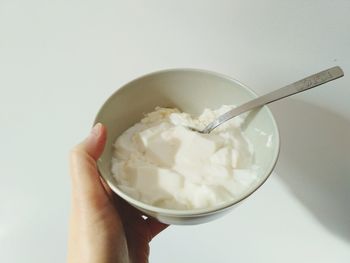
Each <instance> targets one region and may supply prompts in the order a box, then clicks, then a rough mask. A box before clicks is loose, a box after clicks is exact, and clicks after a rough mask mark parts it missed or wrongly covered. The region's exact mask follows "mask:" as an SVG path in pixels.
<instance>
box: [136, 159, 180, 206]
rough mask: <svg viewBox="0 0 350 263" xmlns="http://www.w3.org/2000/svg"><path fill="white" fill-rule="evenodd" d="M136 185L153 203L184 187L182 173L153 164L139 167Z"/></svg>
mask: <svg viewBox="0 0 350 263" xmlns="http://www.w3.org/2000/svg"><path fill="white" fill-rule="evenodd" d="M135 187H136V188H137V189H138V190H139V191H140V192H141V193H142V195H143V196H145V197H146V198H147V199H148V200H149V201H150V202H151V203H154V202H157V201H159V200H162V199H164V198H165V197H170V196H171V194H170V193H176V192H177V191H178V190H179V189H180V188H182V187H183V178H182V176H181V175H179V174H177V173H174V172H171V171H169V170H166V169H162V168H158V167H155V166H152V165H147V166H146V165H145V166H141V167H138V168H137V179H136V182H135Z"/></svg>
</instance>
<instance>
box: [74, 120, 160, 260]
mask: <svg viewBox="0 0 350 263" xmlns="http://www.w3.org/2000/svg"><path fill="white" fill-rule="evenodd" d="M105 142H106V128H105V127H104V126H103V125H102V124H97V125H96V126H95V127H94V128H93V129H92V131H91V133H90V135H89V136H88V137H87V138H86V139H85V140H84V141H83V142H82V143H80V144H78V145H77V146H75V147H74V148H73V149H72V151H71V154H70V175H71V179H72V207H71V215H70V223H69V225H70V226H69V240H68V262H69V263H73V262H79V263H90V262H91V263H96V262H98V263H109V262H113V263H120V262H122V263H124V262H125V263H144V262H148V256H149V242H150V241H151V240H152V238H153V237H154V236H156V235H157V234H158V233H159V232H161V231H162V230H163V229H165V228H166V227H167V225H165V224H162V223H159V222H158V221H156V220H155V219H152V218H147V219H143V218H142V214H141V213H140V212H139V211H138V210H136V209H135V208H133V207H131V206H130V205H129V204H127V203H126V202H125V201H124V200H122V199H121V198H119V197H118V196H117V195H115V194H114V193H113V192H112V191H111V189H110V188H109V187H108V186H107V184H105V182H104V181H103V179H102V178H101V177H100V175H99V173H98V170H97V166H96V160H97V159H98V158H99V156H100V155H101V154H102V152H103V149H104V145H105Z"/></svg>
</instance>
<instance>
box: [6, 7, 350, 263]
mask: <svg viewBox="0 0 350 263" xmlns="http://www.w3.org/2000/svg"><path fill="white" fill-rule="evenodd" d="M334 65H340V66H341V67H342V68H343V69H344V71H345V74H346V76H345V77H344V78H342V79H339V80H337V81H335V82H332V83H328V84H326V85H324V86H322V87H320V88H317V89H315V90H312V91H308V92H306V93H303V94H299V95H296V96H294V97H293V98H291V99H287V100H283V101H280V102H277V103H275V104H274V105H271V108H272V110H273V112H274V114H275V116H276V118H277V120H278V123H279V125H280V131H281V139H282V150H281V156H280V159H279V162H278V166H277V168H276V172H275V173H274V174H273V175H272V176H271V178H270V179H269V180H268V181H267V183H266V184H265V185H264V186H263V187H262V188H261V189H260V190H258V191H257V192H256V193H255V194H254V195H253V196H252V197H250V198H249V199H248V200H247V201H246V202H245V203H244V204H243V205H241V206H240V207H238V208H237V209H235V210H233V211H232V212H231V213H230V214H229V215H227V216H225V217H224V218H222V219H219V220H217V221H214V222H212V223H208V224H204V225H198V226H189V227H180V226H172V227H170V228H169V229H167V230H166V231H164V232H163V233H162V234H161V235H159V236H158V237H157V238H156V239H154V241H152V245H151V257H150V261H151V262H155V263H157V262H170V263H171V262H203V263H204V262H240V263H246V262H269V263H273V262H285V263H289V262H293V263H294V262H307V263H310V262H318V263H322V262H327V263H328V262H336V263H345V262H350V138H349V134H350V106H349V103H350V77H349V76H350V1H347V0H343V1H342V0H337V1H329V0H327V1H324V0H308V1H306V0H294V1H287V0H264V1H257V0H254V1H253V0H245V1H243V0H242V1H232V0H231V1H203V0H201V1H199V0H198V1H193V0H192V1H185V0H176V1H149V0H148V1H116V0H109V1H106V0H104V1H102V0H100V1H91V0H84V1H82V0H69V1H68V0H59V1H58V0H57V1H56V0H51V1H45V0H32V1H25V0H0V128H1V129H0V160H1V161H0V162H1V163H0V167H1V172H0V262H3V263H12V262H33V263H41V262H52V263H54V262H64V261H65V258H66V239H67V218H68V212H69V198H70V182H69V177H68V172H67V153H68V151H69V149H70V148H71V147H72V146H73V145H74V144H75V143H77V142H78V141H80V140H81V139H82V138H83V137H84V136H85V135H86V134H87V133H88V131H89V129H90V126H91V124H92V121H93V119H94V117H95V114H96V112H97V110H98V109H99V107H100V106H101V104H102V103H103V102H104V101H105V100H106V99H107V98H108V96H109V95H110V94H111V93H112V92H114V91H115V90H116V89H118V87H120V86H121V85H122V84H124V83H125V82H128V81H130V80H132V79H133V78H135V77H137V76H139V75H142V74H145V73H149V72H152V71H155V70H160V69H165V68H174V67H195V68H202V69H208V70H213V71H217V72H220V73H224V74H227V75H230V76H232V77H234V78H236V79H238V80H240V81H241V82H243V83H245V84H246V85H248V86H250V87H251V88H253V89H254V90H256V91H257V92H258V93H260V94H263V93H265V92H268V91H271V90H273V89H276V88H279V87H281V86H283V85H285V84H289V83H291V82H293V81H295V80H298V79H300V78H302V77H305V76H307V75H309V74H312V73H315V72H317V71H320V70H323V69H325V68H327V67H331V66H334Z"/></svg>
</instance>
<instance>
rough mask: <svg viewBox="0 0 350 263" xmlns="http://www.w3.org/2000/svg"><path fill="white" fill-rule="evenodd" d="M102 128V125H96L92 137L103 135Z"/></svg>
mask: <svg viewBox="0 0 350 263" xmlns="http://www.w3.org/2000/svg"><path fill="white" fill-rule="evenodd" d="M101 128H102V124H101V123H96V124H95V126H94V127H93V128H92V129H91V132H90V135H93V136H96V137H97V136H99V135H100V133H101Z"/></svg>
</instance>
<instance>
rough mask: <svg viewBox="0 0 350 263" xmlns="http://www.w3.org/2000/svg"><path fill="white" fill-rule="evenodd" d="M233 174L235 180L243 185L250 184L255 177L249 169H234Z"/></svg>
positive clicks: (247, 185)
mask: <svg viewBox="0 0 350 263" xmlns="http://www.w3.org/2000/svg"><path fill="white" fill-rule="evenodd" d="M233 175H234V178H235V180H236V181H237V182H239V183H240V184H241V185H243V186H245V187H249V186H251V185H252V184H253V182H254V181H255V180H256V179H257V178H256V174H255V173H254V172H252V171H251V170H250V169H235V170H234V172H233Z"/></svg>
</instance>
